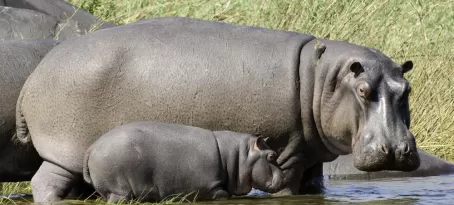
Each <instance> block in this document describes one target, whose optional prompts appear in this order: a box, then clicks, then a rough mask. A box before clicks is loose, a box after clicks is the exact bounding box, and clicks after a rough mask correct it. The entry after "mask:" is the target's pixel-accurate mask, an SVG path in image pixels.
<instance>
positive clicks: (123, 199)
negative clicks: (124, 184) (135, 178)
mask: <svg viewBox="0 0 454 205" xmlns="http://www.w3.org/2000/svg"><path fill="white" fill-rule="evenodd" d="M131 200H132V198H131V197H129V195H118V194H114V193H110V194H108V195H107V203H113V204H118V203H127V202H129V201H131Z"/></svg>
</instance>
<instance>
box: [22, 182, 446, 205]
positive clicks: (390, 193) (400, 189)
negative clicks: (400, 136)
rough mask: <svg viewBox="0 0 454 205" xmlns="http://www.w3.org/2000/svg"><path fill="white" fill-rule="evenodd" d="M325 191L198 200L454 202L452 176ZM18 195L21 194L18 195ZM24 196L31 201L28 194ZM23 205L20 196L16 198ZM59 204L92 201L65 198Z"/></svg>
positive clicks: (231, 204) (242, 203) (337, 185)
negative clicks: (312, 193) (314, 193)
mask: <svg viewBox="0 0 454 205" xmlns="http://www.w3.org/2000/svg"><path fill="white" fill-rule="evenodd" d="M325 186H326V190H325V193H324V194H319V195H304V196H285V197H269V196H258V197H257V196H246V197H235V198H233V199H231V200H226V201H211V202H200V203H197V204H212V205H259V204H264V205H297V204H454V175H446V176H434V177H420V178H416V177H414V178H390V179H381V180H374V181H355V180H328V181H326V182H325ZM19 198H20V197H19ZM25 199H28V200H29V201H30V200H31V199H30V197H25ZM14 201H15V203H18V204H22V203H20V202H23V199H15V200H14ZM58 204H95V203H94V202H93V201H92V202H88V203H83V202H82V201H73V200H71V201H64V202H63V203H58Z"/></svg>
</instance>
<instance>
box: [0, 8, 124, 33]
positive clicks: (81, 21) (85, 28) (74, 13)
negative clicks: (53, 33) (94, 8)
mask: <svg viewBox="0 0 454 205" xmlns="http://www.w3.org/2000/svg"><path fill="white" fill-rule="evenodd" d="M4 6H9V7H15V8H23V9H29V10H35V11H38V12H41V13H43V14H46V15H49V16H52V17H54V18H56V19H57V20H58V21H59V22H60V25H59V27H65V26H68V27H72V28H77V29H78V30H77V34H78V35H83V34H86V33H88V32H89V31H90V30H98V29H104V28H110V27H115V26H116V25H115V24H113V23H110V22H105V21H102V20H100V19H99V18H97V17H95V16H93V15H91V14H90V13H88V12H86V11H84V10H83V9H80V8H77V7H75V6H73V5H71V4H70V3H68V2H66V1H64V0H4ZM60 30H61V29H60Z"/></svg>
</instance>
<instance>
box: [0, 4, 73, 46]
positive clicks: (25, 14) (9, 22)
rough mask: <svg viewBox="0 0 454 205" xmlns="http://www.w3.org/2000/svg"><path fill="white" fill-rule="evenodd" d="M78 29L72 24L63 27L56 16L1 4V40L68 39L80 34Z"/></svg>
mask: <svg viewBox="0 0 454 205" xmlns="http://www.w3.org/2000/svg"><path fill="white" fill-rule="evenodd" d="M60 29H61V30H60ZM77 30H78V28H75V27H71V26H70V25H68V26H64V27H61V24H60V22H59V21H58V20H57V19H56V18H54V17H52V16H49V15H46V14H43V13H40V12H37V11H33V10H28V9H18V8H11V7H2V6H0V42H1V41H6V40H14V39H46V38H51V39H67V38H72V37H76V36H78V31H77Z"/></svg>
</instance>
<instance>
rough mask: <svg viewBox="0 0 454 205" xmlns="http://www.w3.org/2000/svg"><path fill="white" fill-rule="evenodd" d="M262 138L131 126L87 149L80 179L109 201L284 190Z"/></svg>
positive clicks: (162, 125) (158, 125)
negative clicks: (252, 190) (91, 185)
mask: <svg viewBox="0 0 454 205" xmlns="http://www.w3.org/2000/svg"><path fill="white" fill-rule="evenodd" d="M265 140H266V139H264V138H263V137H256V136H253V135H250V134H243V133H236V132H230V131H214V132H212V131H209V130H206V129H201V128H197V127H191V126H185V125H178V124H167V123H158V122H134V123H130V124H126V125H122V126H120V127H117V128H115V129H112V130H110V131H109V132H107V133H106V134H104V135H103V136H101V137H100V138H99V139H98V140H96V141H95V142H94V143H93V145H91V146H90V148H89V149H88V151H87V153H86V154H85V158H84V173H83V174H84V179H85V181H86V182H88V183H90V184H93V186H94V188H95V189H96V191H97V192H98V193H99V194H100V195H101V196H102V197H103V198H104V199H105V200H107V201H108V202H110V203H118V202H120V201H122V200H124V201H126V202H128V201H130V200H134V201H136V200H140V201H141V202H156V201H162V200H164V199H169V197H170V198H171V197H172V196H176V195H178V194H180V196H181V197H183V196H186V195H188V194H190V196H189V197H188V198H187V200H190V201H192V200H194V199H196V200H213V199H214V200H216V199H227V198H229V197H231V196H232V195H245V194H247V193H248V192H249V191H250V190H251V188H252V187H254V188H258V189H260V190H264V191H267V192H271V193H274V192H277V191H279V190H280V189H281V188H282V187H283V185H284V184H283V181H284V174H283V173H282V171H281V170H280V169H279V168H278V166H277V164H276V159H277V154H276V152H274V151H273V150H271V149H270V148H269V147H268V146H267V145H266V142H265ZM44 163H45V164H47V163H48V162H44ZM38 186H39V185H38ZM194 197H196V198H194Z"/></svg>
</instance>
